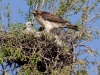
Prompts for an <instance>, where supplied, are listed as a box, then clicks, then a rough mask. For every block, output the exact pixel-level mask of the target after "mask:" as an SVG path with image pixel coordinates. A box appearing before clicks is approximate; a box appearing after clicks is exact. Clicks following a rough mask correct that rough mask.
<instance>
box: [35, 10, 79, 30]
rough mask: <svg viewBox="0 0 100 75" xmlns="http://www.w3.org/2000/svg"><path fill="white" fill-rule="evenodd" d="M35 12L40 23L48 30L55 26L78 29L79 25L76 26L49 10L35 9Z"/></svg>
mask: <svg viewBox="0 0 100 75" xmlns="http://www.w3.org/2000/svg"><path fill="white" fill-rule="evenodd" d="M33 14H34V17H35V18H36V20H37V21H38V23H39V24H40V25H41V26H42V27H44V29H45V30H46V31H47V32H50V31H51V30H52V29H54V28H69V29H74V30H78V26H74V25H72V24H70V23H69V22H68V21H65V20H63V19H62V18H61V17H59V16H57V15H54V14H51V13H49V12H45V11H43V12H42V11H41V10H35V11H33Z"/></svg>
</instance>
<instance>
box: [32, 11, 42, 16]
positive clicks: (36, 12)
mask: <svg viewBox="0 0 100 75" xmlns="http://www.w3.org/2000/svg"><path fill="white" fill-rule="evenodd" d="M33 14H34V16H36V15H40V14H42V11H41V10H34V11H33Z"/></svg>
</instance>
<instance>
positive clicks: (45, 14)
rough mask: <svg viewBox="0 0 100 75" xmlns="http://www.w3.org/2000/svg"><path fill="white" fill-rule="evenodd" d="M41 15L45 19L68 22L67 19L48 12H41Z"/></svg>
mask: <svg viewBox="0 0 100 75" xmlns="http://www.w3.org/2000/svg"><path fill="white" fill-rule="evenodd" d="M42 17H43V18H44V19H45V20H48V21H52V22H58V23H68V22H67V21H65V20H63V19H62V18H61V17H59V16H57V15H54V14H50V13H49V12H42Z"/></svg>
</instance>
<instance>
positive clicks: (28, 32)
mask: <svg viewBox="0 0 100 75" xmlns="http://www.w3.org/2000/svg"><path fill="white" fill-rule="evenodd" d="M25 25H26V29H25V30H24V32H25V33H26V34H30V33H32V32H33V30H32V29H31V26H32V24H31V22H26V24H25Z"/></svg>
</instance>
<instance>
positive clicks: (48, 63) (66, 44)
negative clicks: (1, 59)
mask: <svg viewBox="0 0 100 75" xmlns="http://www.w3.org/2000/svg"><path fill="white" fill-rule="evenodd" d="M19 34H21V35H19ZM56 34H57V35H56V36H58V38H59V39H60V40H59V41H62V44H63V45H59V44H58V42H55V41H56V40H57V38H55V37H54V36H55V35H52V34H44V33H41V35H40V34H38V35H39V36H37V34H35V33H34V34H23V33H19V32H15V33H10V32H6V33H5V32H0V48H1V51H2V52H4V53H5V57H6V59H5V61H6V62H8V63H11V64H12V63H17V64H18V65H19V66H23V65H25V64H29V63H30V62H31V59H30V58H29V57H30V56H32V55H35V58H38V57H39V59H40V60H38V61H37V59H35V58H34V59H32V60H34V61H37V62H36V64H35V67H36V68H37V70H38V71H41V72H50V71H51V70H52V69H54V68H63V67H64V66H71V65H72V64H73V63H75V61H76V58H75V55H74V54H73V52H74V50H75V49H74V48H73V45H74V44H75V43H77V41H78V40H79V38H78V37H76V36H75V35H74V36H75V37H73V34H72V33H69V32H67V31H63V32H56ZM5 47H6V48H5ZM8 48H11V49H12V50H13V51H14V52H16V51H17V50H20V52H19V54H20V56H19V57H18V54H16V55H15V56H13V55H14V54H15V53H14V52H13V51H11V49H8ZM11 52H13V53H14V54H13V53H11ZM11 56H12V58H11ZM8 57H10V58H8Z"/></svg>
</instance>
